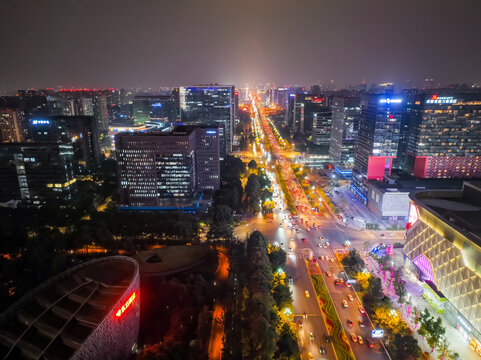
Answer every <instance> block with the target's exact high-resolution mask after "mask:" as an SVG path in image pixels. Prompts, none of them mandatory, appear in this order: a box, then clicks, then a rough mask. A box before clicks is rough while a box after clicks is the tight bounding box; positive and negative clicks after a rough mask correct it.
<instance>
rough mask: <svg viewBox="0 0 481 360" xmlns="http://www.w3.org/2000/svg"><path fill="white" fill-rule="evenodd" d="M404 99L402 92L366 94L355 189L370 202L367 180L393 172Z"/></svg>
mask: <svg viewBox="0 0 481 360" xmlns="http://www.w3.org/2000/svg"><path fill="white" fill-rule="evenodd" d="M402 103H403V98H402V97H401V96H399V95H395V94H390V95H385V94H382V95H363V96H362V98H361V119H360V120H361V121H360V124H359V131H358V141H357V146H356V151H355V156H354V167H353V170H352V183H351V189H352V190H353V192H354V194H355V195H356V196H357V197H358V198H360V199H361V200H362V201H363V202H364V204H367V192H368V189H367V184H366V182H367V180H371V179H376V180H381V179H382V178H383V177H384V176H385V175H390V174H391V167H392V160H393V158H395V157H396V156H397V151H398V143H399V129H400V119H401V115H402Z"/></svg>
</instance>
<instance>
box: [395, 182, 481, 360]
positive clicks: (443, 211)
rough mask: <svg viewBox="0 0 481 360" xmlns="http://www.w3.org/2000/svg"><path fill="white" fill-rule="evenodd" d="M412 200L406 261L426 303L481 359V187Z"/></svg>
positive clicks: (430, 193)
mask: <svg viewBox="0 0 481 360" xmlns="http://www.w3.org/2000/svg"><path fill="white" fill-rule="evenodd" d="M410 199H411V204H410V210H409V223H408V226H407V227H408V230H407V232H406V242H405V245H404V252H405V255H406V256H405V259H406V261H407V263H408V265H409V267H410V269H411V270H412V271H413V272H414V273H415V274H416V275H417V276H418V278H419V279H420V280H421V281H424V283H425V286H424V292H423V295H424V297H425V298H426V299H427V300H428V301H429V302H430V303H431V305H432V306H433V307H434V308H435V309H436V311H438V312H442V313H444V314H445V316H446V318H447V319H448V320H449V321H450V322H451V323H452V324H453V326H455V327H456V328H457V329H458V331H459V332H460V333H461V335H462V337H463V338H464V339H465V340H466V346H468V345H469V346H470V347H471V348H472V349H473V350H475V351H476V352H478V354H480V355H481V315H480V314H481V222H480V221H479V219H481V182H479V181H477V182H465V183H464V185H463V189H462V190H458V191H452V190H451V191H445V190H444V191H443V190H432V191H420V192H415V193H412V194H411V195H410Z"/></svg>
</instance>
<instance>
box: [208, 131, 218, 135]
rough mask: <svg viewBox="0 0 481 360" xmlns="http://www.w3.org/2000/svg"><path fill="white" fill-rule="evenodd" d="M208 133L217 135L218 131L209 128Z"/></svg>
mask: <svg viewBox="0 0 481 360" xmlns="http://www.w3.org/2000/svg"><path fill="white" fill-rule="evenodd" d="M206 133H207V134H209V135H215V134H217V131H215V130H207V131H206Z"/></svg>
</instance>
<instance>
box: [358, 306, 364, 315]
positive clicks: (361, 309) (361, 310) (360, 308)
mask: <svg viewBox="0 0 481 360" xmlns="http://www.w3.org/2000/svg"><path fill="white" fill-rule="evenodd" d="M358 309H359V312H360V313H361V314H365V313H366V310H364V308H363V307H362V306H361V305H359V307H358Z"/></svg>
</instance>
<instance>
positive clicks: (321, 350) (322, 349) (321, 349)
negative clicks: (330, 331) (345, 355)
mask: <svg viewBox="0 0 481 360" xmlns="http://www.w3.org/2000/svg"><path fill="white" fill-rule="evenodd" d="M319 353H321V354H325V353H326V348H325V347H324V345H321V347H320V348H319Z"/></svg>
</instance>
